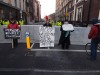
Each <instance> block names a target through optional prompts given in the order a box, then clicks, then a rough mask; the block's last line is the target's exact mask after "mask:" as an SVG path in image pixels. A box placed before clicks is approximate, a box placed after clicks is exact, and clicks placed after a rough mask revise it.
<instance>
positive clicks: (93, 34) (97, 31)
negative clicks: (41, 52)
mask: <svg viewBox="0 0 100 75" xmlns="http://www.w3.org/2000/svg"><path fill="white" fill-rule="evenodd" d="M92 24H93V26H92V27H91V30H90V32H89V34H88V38H89V39H91V46H90V49H91V55H90V59H91V60H96V57H97V45H98V43H99V42H100V24H99V23H98V19H93V20H92Z"/></svg>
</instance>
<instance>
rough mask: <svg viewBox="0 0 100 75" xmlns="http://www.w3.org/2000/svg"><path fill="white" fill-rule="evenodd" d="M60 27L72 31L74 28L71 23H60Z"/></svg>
mask: <svg viewBox="0 0 100 75" xmlns="http://www.w3.org/2000/svg"><path fill="white" fill-rule="evenodd" d="M62 28H63V30H64V31H73V30H74V27H73V25H72V24H67V25H66V24H64V25H62Z"/></svg>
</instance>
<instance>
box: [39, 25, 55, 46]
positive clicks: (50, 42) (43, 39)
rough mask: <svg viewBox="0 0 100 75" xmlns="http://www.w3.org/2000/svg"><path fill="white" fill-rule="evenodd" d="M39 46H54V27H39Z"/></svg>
mask: <svg viewBox="0 0 100 75" xmlns="http://www.w3.org/2000/svg"><path fill="white" fill-rule="evenodd" d="M39 33H40V34H39V37H40V47H54V33H55V28H54V27H43V26H41V27H40V28H39Z"/></svg>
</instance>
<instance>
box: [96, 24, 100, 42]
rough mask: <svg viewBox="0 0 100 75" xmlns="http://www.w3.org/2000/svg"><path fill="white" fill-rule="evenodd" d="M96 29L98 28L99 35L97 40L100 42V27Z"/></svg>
mask: <svg viewBox="0 0 100 75" xmlns="http://www.w3.org/2000/svg"><path fill="white" fill-rule="evenodd" d="M95 26H96V25H95ZM96 27H97V28H98V35H97V36H96V39H97V40H98V41H99V42H100V26H96Z"/></svg>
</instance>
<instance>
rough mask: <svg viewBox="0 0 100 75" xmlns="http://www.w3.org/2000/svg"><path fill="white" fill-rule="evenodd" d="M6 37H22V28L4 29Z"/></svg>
mask: <svg viewBox="0 0 100 75" xmlns="http://www.w3.org/2000/svg"><path fill="white" fill-rule="evenodd" d="M4 36H5V39H20V30H19V29H7V28H5V29H4Z"/></svg>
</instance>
